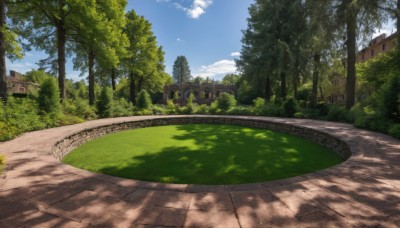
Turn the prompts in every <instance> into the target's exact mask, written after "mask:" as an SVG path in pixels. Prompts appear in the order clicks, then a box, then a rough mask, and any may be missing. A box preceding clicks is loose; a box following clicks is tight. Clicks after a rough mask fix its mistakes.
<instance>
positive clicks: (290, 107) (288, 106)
mask: <svg viewBox="0 0 400 228" xmlns="http://www.w3.org/2000/svg"><path fill="white" fill-rule="evenodd" d="M283 109H284V111H285V116H287V117H293V116H294V114H295V113H296V112H297V103H296V100H295V99H293V98H289V99H287V100H286V101H285V102H284V103H283Z"/></svg>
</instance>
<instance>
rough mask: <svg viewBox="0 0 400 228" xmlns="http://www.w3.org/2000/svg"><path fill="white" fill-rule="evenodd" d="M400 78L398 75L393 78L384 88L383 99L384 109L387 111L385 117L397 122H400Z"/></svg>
mask: <svg viewBox="0 0 400 228" xmlns="http://www.w3.org/2000/svg"><path fill="white" fill-rule="evenodd" d="M399 95H400V76H398V75H396V76H394V77H392V78H391V79H390V81H389V84H388V85H387V86H386V87H384V89H383V93H382V97H383V104H385V105H384V106H383V108H384V109H385V116H386V117H387V118H388V119H390V120H393V121H395V122H400V110H399V106H400V100H399Z"/></svg>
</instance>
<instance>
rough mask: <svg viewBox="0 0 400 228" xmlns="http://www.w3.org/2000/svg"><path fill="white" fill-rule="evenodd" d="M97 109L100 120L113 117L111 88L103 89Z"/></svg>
mask: <svg viewBox="0 0 400 228" xmlns="http://www.w3.org/2000/svg"><path fill="white" fill-rule="evenodd" d="M96 108H97V113H98V115H99V116H100V118H107V117H111V116H112V111H113V95H112V90H111V89H110V88H108V87H103V88H102V89H101V92H100V96H99V99H98V100H97V102H96Z"/></svg>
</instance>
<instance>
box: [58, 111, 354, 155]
mask: <svg viewBox="0 0 400 228" xmlns="http://www.w3.org/2000/svg"><path fill="white" fill-rule="evenodd" d="M194 123H206V124H235V125H241V126H247V127H254V128H263V129H269V130H274V131H280V132H284V133H289V134H293V135H298V136H301V137H303V138H305V139H308V140H311V141H314V142H316V143H318V144H321V145H323V146H325V147H327V148H328V149H330V150H332V151H334V152H335V153H337V154H339V155H340V156H342V157H343V158H344V159H348V158H349V157H350V156H351V151H350V147H349V146H348V145H347V144H346V143H345V142H343V141H342V140H340V139H339V138H337V137H335V136H333V135H330V134H327V133H325V132H321V131H318V130H315V129H310V128H307V127H300V126H294V125H290V124H285V123H277V122H270V121H267V120H261V119H257V117H253V118H252V117H248V118H245V119H244V118H235V117H227V116H190V117H188V116H183V117H161V118H155V119H153V118H152V119H145V120H137V121H130V122H122V123H116V124H111V125H102V126H98V127H94V128H90V129H84V130H82V131H79V132H75V133H73V134H71V135H68V136H66V137H65V138H64V139H62V140H60V141H58V142H57V143H56V144H55V145H54V146H53V149H52V151H51V154H52V155H53V156H54V157H56V158H57V159H59V160H61V159H62V158H63V157H64V156H65V155H67V154H68V153H69V152H71V151H72V150H74V149H75V148H77V147H79V146H80V145H82V144H84V143H86V142H88V141H90V140H93V139H95V138H98V137H101V136H104V135H107V134H110V133H115V132H119V131H123V130H129V129H135V128H144V127H152V126H163V125H176V124H194Z"/></svg>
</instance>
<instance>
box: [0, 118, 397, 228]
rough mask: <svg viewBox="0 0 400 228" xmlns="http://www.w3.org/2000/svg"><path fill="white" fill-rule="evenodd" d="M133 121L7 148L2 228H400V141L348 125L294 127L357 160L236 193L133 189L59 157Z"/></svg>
mask: <svg viewBox="0 0 400 228" xmlns="http://www.w3.org/2000/svg"><path fill="white" fill-rule="evenodd" d="M144 118H157V117H127V118H118V119H105V120H95V121H89V122H85V123H82V124H78V125H73V126H65V127H60V128H53V129H48V130H43V131H37V132H31V133H26V134H24V135H22V136H20V137H18V138H16V139H14V140H12V141H9V142H6V143H3V144H0V153H2V154H5V155H6V157H7V162H8V166H7V169H6V172H5V173H4V174H3V177H2V178H0V227H74V228H76V227H92V226H94V227H96V226H101V227H154V226H156V227H157V226H159V227H163V226H176V227H191V226H197V227H229V228H233V227H304V226H306V227H328V226H337V227H349V226H355V227H359V226H382V227H398V226H400V166H399V164H400V141H399V140H396V139H393V138H391V137H389V136H386V135H383V134H379V133H373V132H369V131H364V130H360V129H356V128H354V127H352V126H350V125H347V124H340V123H331V122H321V121H312V120H302V119H281V118H268V117H240V118H257V119H266V120H269V121H276V122H287V123H291V124H294V125H302V126H307V127H309V128H315V129H319V130H322V131H325V132H328V133H330V134H333V135H336V136H339V137H341V138H342V139H343V140H345V141H346V142H348V143H349V144H350V145H351V147H352V150H353V151H354V152H355V154H354V155H353V156H352V157H351V159H349V160H348V161H347V162H345V163H343V164H340V165H338V166H335V167H333V168H330V169H328V170H325V171H320V172H317V173H314V174H308V175H303V176H299V177H295V178H290V179H285V180H280V181H274V182H266V183H259V184H248V185H235V186H201V185H169V184H157V183H148V182H141V181H134V180H125V179H121V178H117V177H110V176H107V175H102V174H94V173H91V172H88V171H85V170H80V169H77V168H73V167H71V166H68V165H64V164H62V163H60V162H59V161H58V160H56V159H55V158H54V157H52V156H51V155H50V154H49V152H50V150H51V148H52V146H53V145H54V143H55V142H56V141H58V140H60V139H62V138H63V136H64V135H67V134H70V133H73V132H75V131H78V130H82V129H84V128H89V127H94V126H98V125H103V124H109V123H115V122H122V121H129V120H138V119H144Z"/></svg>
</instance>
